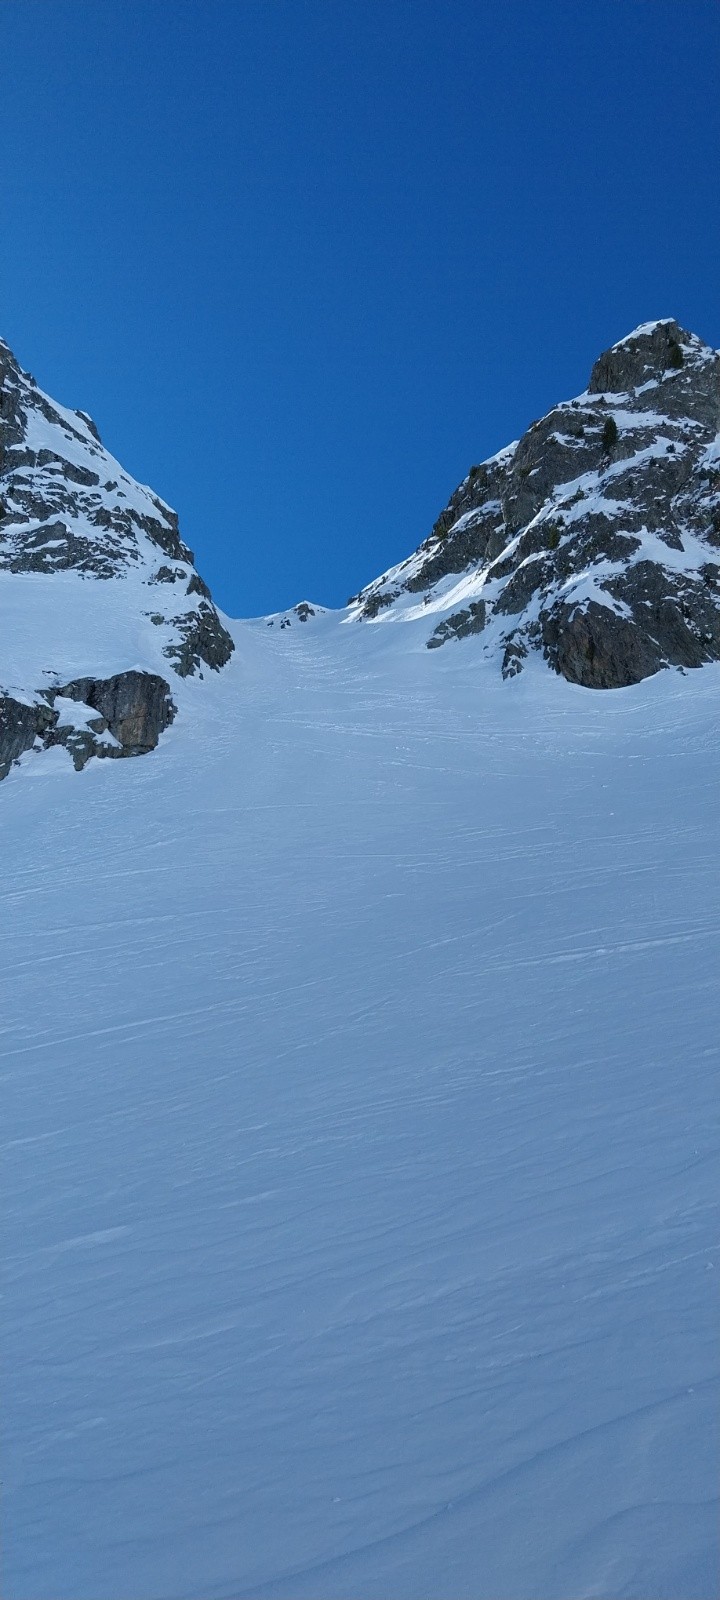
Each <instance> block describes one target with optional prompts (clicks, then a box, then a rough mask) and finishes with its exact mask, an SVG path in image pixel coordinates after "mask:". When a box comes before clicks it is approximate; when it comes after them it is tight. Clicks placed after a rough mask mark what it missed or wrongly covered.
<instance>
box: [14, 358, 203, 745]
mask: <svg viewBox="0 0 720 1600" xmlns="http://www.w3.org/2000/svg"><path fill="white" fill-rule="evenodd" d="M48 583H49V584H50V586H51V590H54V589H55V588H57V600H56V601H54V598H53V595H52V593H49V592H48ZM13 641H15V647H14V646H13ZM28 641H30V642H31V645H32V644H33V643H34V650H33V649H32V648H31V649H30V650H28ZM233 648H234V647H233V641H232V638H231V636H230V634H229V632H228V630H227V628H226V627H225V625H224V623H223V622H222V620H221V618H220V616H219V614H218V612H217V610H216V608H215V606H214V605H213V602H212V596H211V594H210V590H209V588H208V586H207V584H206V583H205V582H204V580H203V579H202V578H201V577H200V574H199V573H198V572H196V571H195V567H194V557H193V553H192V550H190V549H189V548H188V546H187V545H186V544H185V542H184V540H183V539H182V537H181V534H180V529H179V526H178V519H177V516H176V514H175V512H174V511H172V510H171V509H170V507H169V506H167V505H165V503H164V501H162V500H161V499H160V498H159V497H158V496H157V495H155V494H154V493H153V492H152V490H151V489H148V488H146V487H145V486H144V485H142V484H139V483H136V482H135V481H134V479H133V478H131V477H130V476H129V474H128V473H126V472H125V471H124V469H123V468H122V467H121V466H120V464H119V462H117V461H116V460H115V459H114V458H113V457H112V456H111V455H110V454H109V453H108V451H107V450H106V449H105V448H104V446H103V444H102V443H101V440H100V435H99V433H98V430H97V427H96V426H95V423H94V422H93V421H92V419H91V418H90V417H88V415H87V414H86V413H85V412H81V411H69V410H67V409H66V408H65V407H63V406H60V405H57V404H56V402H55V401H53V400H51V399H50V397H49V396H48V395H46V394H44V393H43V391H42V390H41V389H39V387H38V385H37V384H36V382H35V380H34V378H32V377H31V376H30V374H29V373H27V372H24V371H23V370H22V368H21V367H20V366H19V365H18V363H17V362H16V360H15V358H14V356H13V355H12V354H11V352H10V351H9V350H8V348H7V346H6V345H5V344H3V343H2V341H0V682H4V683H5V684H6V685H7V686H8V687H7V688H6V689H5V690H4V691H3V690H0V777H4V776H6V774H7V772H8V770H9V768H10V767H11V765H12V763H13V762H14V761H15V760H17V758H18V756H20V755H22V754H23V752H24V751H26V750H30V749H32V748H39V749H41V748H46V747H48V746H50V745H63V746H64V747H65V748H66V749H67V750H68V751H69V753H70V754H71V755H72V758H73V761H74V763H75V766H76V767H78V768H80V767H82V766H84V765H85V762H86V761H88V760H89V759H90V757H91V756H103V757H105V756H107V757H118V756H120V757H124V756H135V755H143V754H146V753H147V752H148V751H151V750H154V749H155V747H156V745H157V743H158V739H159V737H160V734H161V733H162V731H163V730H164V729H165V728H166V727H167V726H168V725H169V723H170V722H171V721H172V718H173V717H174V715H175V711H176V706H175V700H174V698H173V695H172V694H171V691H170V687H169V683H168V681H167V677H166V674H168V675H169V676H170V677H173V676H174V675H175V674H176V675H177V680H180V679H182V678H185V677H188V676H189V675H191V674H193V673H199V674H202V672H203V671H204V670H205V669H208V668H209V669H210V670H211V671H219V670H220V669H221V668H222V667H223V666H225V665H226V663H227V662H228V661H229V659H230V656H231V654H232V651H233ZM100 662H102V669H101V670H97V668H98V667H99V666H100ZM128 662H133V663H136V664H135V665H134V666H133V667H132V669H131V670H125V669H126V668H127V664H128ZM108 668H110V671H109V672H108ZM113 669H114V670H113ZM178 686H179V685H178Z"/></svg>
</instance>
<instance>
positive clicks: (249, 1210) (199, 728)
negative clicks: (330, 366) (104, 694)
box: [0, 615, 720, 1600]
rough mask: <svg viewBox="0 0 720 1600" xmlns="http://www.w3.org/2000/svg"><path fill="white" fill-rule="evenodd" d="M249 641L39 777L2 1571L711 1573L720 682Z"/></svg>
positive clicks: (473, 1582) (232, 1585) (164, 1576)
mask: <svg viewBox="0 0 720 1600" xmlns="http://www.w3.org/2000/svg"><path fill="white" fill-rule="evenodd" d="M393 634H394V635H396V636H397V635H398V634H402V635H404V637H403V638H402V641H401V644H400V645H398V643H397V637H396V638H395V640H393V638H392V637H391V635H393ZM236 639H237V650H236V654H235V656H234V657H233V660H232V662H231V663H230V665H229V667H227V668H226V669H225V671H224V672H223V673H222V674H220V675H219V676H218V677H217V679H215V678H214V677H213V678H212V679H211V680H207V679H206V681H205V683H204V684H201V685H198V686H195V687H193V688H192V689H191V690H189V691H188V697H187V704H186V705H185V706H184V707H183V709H182V714H181V715H180V716H179V717H178V719H177V721H176V722H175V723H174V724H173V726H172V728H171V729H169V730H168V732H167V733H166V734H164V735H163V738H162V741H161V744H160V747H159V749H158V751H157V752H156V753H155V754H154V755H153V756H150V757H145V758H143V759H142V760H138V761H127V762H123V763H116V762H97V761H96V762H92V763H91V764H90V765H89V766H88V767H87V769H86V770H85V771H84V772H83V773H82V774H80V775H78V774H75V773H74V772H73V771H72V769H71V767H70V764H69V761H68V759H67V757H66V756H65V753H64V752H62V751H60V750H53V751H50V752H48V753H47V754H46V755H45V756H42V757H38V756H36V755H33V754H31V755H29V756H28V757H26V758H24V759H23V762H22V763H21V766H20V768H19V770H17V771H14V772H13V773H12V774H11V776H10V778H9V779H8V780H7V781H6V782H5V783H4V784H3V785H2V789H1V790H0V812H1V813H2V829H3V839H4V852H3V862H4V871H3V879H2V890H1V893H2V898H3V902H4V904H3V913H4V914H3V917H2V921H1V923H0V944H1V954H2V969H1V970H2V984H3V1003H2V1009H1V1011H0V1057H1V1060H0V1070H1V1073H2V1080H3V1091H4V1096H5V1107H6V1114H5V1125H4V1172H5V1197H6V1203H5V1217H6V1224H5V1262H6V1270H5V1280H6V1281H5V1314H4V1319H3V1339H4V1359H5V1370H6V1372H7V1373H9V1374H11V1375H12V1376H11V1380H10V1382H9V1384H8V1385H7V1386H6V1395H5V1407H4V1413H5V1415H4V1433H5V1444H4V1458H5V1460H4V1480H5V1510H4V1516H5V1556H4V1567H5V1572H4V1587H3V1593H4V1594H5V1595H6V1597H7V1600H203V1597H207V1600H234V1597H240V1596H248V1597H249V1596H253V1597H254V1596H257V1597H258V1600H260V1597H261V1596H262V1597H268V1600H269V1597H271V1596H275V1597H278V1600H280V1597H283V1600H300V1597H303V1596H307V1597H313V1600H323V1597H327V1600H332V1597H336V1600H417V1597H419V1596H425V1597H428V1600H449V1597H453V1600H463V1597H467V1600H578V1597H581V1596H602V1597H605V1600H616V1597H618V1600H619V1597H625V1596H628V1597H634V1600H665V1597H667V1600H709V1597H710V1596H711V1595H713V1594H715V1593H716V1592H717V1506H716V1504H713V1498H712V1497H713V1496H714V1494H715V1489H716V1479H717V1441H716V1434H715V1422H716V1416H717V1393H718V1369H719V1368H720V1355H719V1353H718V1345H717V1310H718V1303H717V1283H718V1268H717V1253H716V1248H715V1246H716V1237H717V1234H716V1210H717V1207H716V1197H717V1155H718V1144H719V1142H720V1141H719V1139H718V1126H717V1093H716V1088H715V1079H716V1068H717V1061H718V1049H719V1046H718V1003H717V978H718V971H719V970H720V959H719V958H720V894H719V892H718V866H717V861H718V856H717V816H718V811H717V796H718V792H719V779H720V742H719V741H718V720H719V719H718V686H719V685H720V671H719V670H718V669H715V668H706V669H704V670H703V671H702V672H696V673H692V674H689V675H687V676H685V677H682V676H680V675H677V674H669V673H665V674H661V675H660V676H659V677H658V678H656V679H652V680H649V681H648V682H646V683H644V684H641V685H639V686H637V687H636V688H634V689H629V690H621V691H614V692H613V693H609V694H592V693H591V692H589V691H584V690H579V689H577V688H573V687H572V686H570V685H568V684H566V683H564V682H563V681H562V680H560V679H556V678H553V677H552V676H551V675H550V674H549V673H548V672H547V671H546V670H545V669H544V668H543V667H542V666H541V664H539V663H538V664H537V667H536V666H535V664H533V663H531V664H530V665H529V667H528V670H527V671H526V672H524V673H523V674H522V675H521V677H520V678H518V679H516V680H514V681H513V682H512V683H507V684H503V683H501V682H500V681H499V680H498V679H497V678H496V676H495V673H494V671H492V670H490V669H489V668H486V667H484V666H482V665H481V664H479V662H478V656H477V653H476V652H474V651H473V649H472V648H470V649H466V648H464V647H457V648H448V650H447V651H443V652H442V655H443V656H447V660H445V661H443V662H442V663H439V662H438V660H437V656H438V655H439V654H440V652H437V653H433V654H429V653H428V652H427V651H426V650H425V649H424V648H423V645H424V641H422V642H421V644H420V645H419V647H418V648H417V649H415V650H413V649H411V648H408V629H402V630H385V636H384V637H382V636H381V631H379V630H372V629H367V628H363V627H362V626H356V627H353V626H346V627H342V628H339V627H338V625H337V621H336V619H335V618H333V617H332V616H330V615H328V616H323V617H318V618H317V619H316V620H315V623H314V624H313V625H312V626H311V625H308V626H307V627H302V626H298V625H296V626H294V627H293V628H292V629H285V630H282V631H281V630H279V629H273V630H266V628H265V626H264V625H263V624H239V625H236Z"/></svg>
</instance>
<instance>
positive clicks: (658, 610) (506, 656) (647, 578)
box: [350, 319, 720, 689]
mask: <svg viewBox="0 0 720 1600" xmlns="http://www.w3.org/2000/svg"><path fill="white" fill-rule="evenodd" d="M719 429H720V354H718V352H717V351H715V350H712V349H711V348H710V347H709V346H707V345H705V344H703V343H702V341H701V340H700V339H698V338H697V337H696V335H694V334H691V333H688V332H687V331H686V330H685V329H683V328H681V327H680V325H679V324H678V323H677V322H675V321H673V320H671V319H667V320H665V321H661V322H654V323H646V324H643V326H642V327H640V328H637V329H636V330H635V331H634V333H632V334H630V335H629V336H628V337H627V338H626V339H623V340H621V341H620V342H619V343H618V344H616V345H613V347H612V349H610V350H607V351H605V353H604V354H603V355H602V356H600V357H599V359H598V360H597V361H596V363H595V365H594V367H593V369H592V373H591V376H590V382H589V385H588V388H587V390H586V391H585V392H584V393H583V394H581V395H579V396H578V397H577V398H576V399H574V400H570V401H567V402H565V403H564V404H562V405H559V406H556V407H555V408H554V409H553V410H552V411H551V412H550V413H549V414H548V416H547V417H544V418H542V419H541V420H540V421H538V422H534V423H532V424H531V426H530V427H529V428H528V429H527V432H526V433H525V434H523V436H522V438H521V439H520V440H518V441H517V442H516V443H514V444H512V445H510V446H508V448H507V449H506V450H503V451H501V452H500V453H499V455H497V456H495V457H493V458H492V459H491V460H490V461H487V462H484V463H483V464H482V466H479V467H473V469H472V471H471V472H470V473H469V474H468V477H467V478H466V479H465V480H464V481H463V483H462V484H461V485H460V486H459V488H458V489H457V490H456V491H455V493H454V495H453V496H452V497H451V499H450V501H449V503H448V506H447V508H446V509H445V511H443V512H442V513H441V515H440V517H439V518H438V519H437V521H436V523H435V525H434V527H433V529H432V531H431V533H430V535H429V537H428V538H427V539H426V540H425V542H424V543H423V544H422V545H420V547H419V549H418V550H417V551H416V552H415V553H414V555H412V556H410V557H409V558H408V560H407V561H405V562H402V563H401V564H400V566H398V567H395V568H393V569H392V571H390V572H387V573H385V574H384V575H383V577H382V578H379V579H377V580H376V582H375V583H372V584H370V585H369V586H368V588H367V589H365V590H363V591H362V592H361V593H360V594H359V595H357V596H355V597H354V600H353V601H352V602H350V603H351V605H353V606H354V607H355V610H356V614H357V616H358V617H359V618H362V619H364V620H365V621H372V622H382V620H383V617H384V615H385V614H388V613H390V612H392V614H394V615H395V616H397V615H399V614H403V615H407V616H408V618H413V619H416V618H417V617H418V616H419V615H420V614H421V612H420V609H419V606H418V603H417V601H416V600H415V598H414V597H416V596H418V595H421V596H422V601H421V605H423V606H431V607H432V611H433V612H434V613H437V612H438V611H441V612H442V613H443V616H442V620H441V621H440V622H436V623H435V627H434V629H433V631H432V632H431V633H430V635H429V637H428V639H427V644H428V647H429V648H430V649H435V648H437V647H438V646H439V645H443V644H447V643H450V642H451V641H458V640H463V639H466V638H467V637H469V636H470V635H471V634H476V633H480V634H481V639H480V641H479V644H478V648H480V649H481V650H482V651H483V653H484V654H485V655H489V656H491V657H496V658H497V660H498V662H499V665H500V666H501V670H502V672H503V675H504V676H506V677H511V676H514V675H515V674H516V673H517V672H518V671H520V670H522V667H523V664H524V662H525V661H526V660H527V659H528V657H529V655H530V654H531V653H532V652H538V651H540V652H542V654H543V655H544V656H545V659H546V660H547V662H548V664H549V665H550V666H551V667H552V668H553V669H554V670H555V671H557V672H559V673H561V674H562V675H563V676H564V677H566V678H568V679H570V680H571V681H572V682H574V683H578V684H582V685H584V686H585V687H587V688H598V689H600V688H616V687H621V686H623V685H628V684H631V683H636V682H638V681H639V680H640V679H642V678H644V677H647V676H649V675H650V674H652V673H654V672H657V671H659V670H660V669H661V668H662V667H666V666H674V667H681V668H690V667H696V666H700V665H702V664H703V663H704V662H706V661H714V660H720V583H719V582H718V576H719V574H720V567H719V566H718V560H717V552H718V550H720V436H719V432H718V430H719ZM453 580H456V582H453ZM456 588H457V591H458V595H459V594H460V592H462V596H463V599H462V604H458V603H455V604H454V603H453V595H454V591H455V589H456Z"/></svg>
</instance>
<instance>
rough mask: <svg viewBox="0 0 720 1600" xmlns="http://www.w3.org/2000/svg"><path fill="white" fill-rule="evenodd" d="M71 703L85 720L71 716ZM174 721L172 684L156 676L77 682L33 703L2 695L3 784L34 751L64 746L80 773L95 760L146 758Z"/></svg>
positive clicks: (45, 693) (0, 742)
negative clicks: (22, 758)
mask: <svg viewBox="0 0 720 1600" xmlns="http://www.w3.org/2000/svg"><path fill="white" fill-rule="evenodd" d="M69 702H74V703H75V704H77V705H79V706H80V707H82V708H83V710H84V712H85V715H81V716H80V717H77V716H74V717H73V716H69V715H68V709H67V708H68V703H69ZM64 703H65V704H64ZM174 716H175V706H174V704H173V700H172V696H171V693H170V686H169V684H168V683H166V682H165V679H164V678H160V677H158V676H157V675H156V674H154V673H151V672H134V671H133V672H118V673H116V674H115V676H114V677H112V678H76V679H74V680H73V681H72V682H71V683H65V684H62V685H54V686H53V687H52V688H49V689H44V690H41V691H39V692H38V693H37V695H36V696H35V697H34V698H33V700H32V701H31V702H28V703H25V702H24V701H20V700H18V699H17V698H15V697H14V696H12V695H10V694H0V779H1V778H5V777H7V774H8V772H9V771H10V767H11V766H12V764H13V762H14V761H16V760H17V758H18V756H21V755H22V754H23V753H24V752H25V751H26V750H30V749H32V748H33V747H37V748H38V749H43V748H44V749H48V748H50V747H51V746H52V745H64V747H65V748H66V749H67V750H68V751H69V753H70V755H71V756H72V758H73V762H74V764H75V767H76V769H77V770H78V771H80V770H81V769H82V768H83V767H84V766H85V765H86V763H87V762H88V761H89V760H90V757H91V756H110V757H123V756H141V755H146V754H147V752H148V751H149V750H154V749H155V746H156V745H157V742H158V739H159V738H160V734H161V733H162V732H163V731H164V729H165V728H167V727H169V725H170V723H171V722H172V720H173V718H174ZM108 735H109V737H108Z"/></svg>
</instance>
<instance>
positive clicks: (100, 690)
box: [52, 672, 175, 756]
mask: <svg viewBox="0 0 720 1600" xmlns="http://www.w3.org/2000/svg"><path fill="white" fill-rule="evenodd" d="M52 693H53V698H54V697H55V695H61V696H62V697H63V699H65V700H76V701H79V702H80V704H81V705H84V706H89V707H90V709H91V710H92V711H97V712H98V715H99V717H100V719H101V720H102V722H103V724H104V728H107V729H108V730H109V731H110V733H111V734H112V735H113V738H114V739H117V741H118V744H119V745H120V747H121V750H120V753H121V754H122V755H124V756H141V755H145V754H146V753H147V751H148V750H154V749H155V746H156V744H157V742H158V739H159V738H160V734H161V733H162V732H163V730H164V729H165V728H167V727H169V726H170V723H171V722H172V720H173V717H174V716H175V706H174V704H173V700H172V695H171V693H170V685H169V684H168V683H166V682H165V679H164V678H160V677H158V676H157V675H156V674H155V673H152V672H118V673H116V674H115V676H114V677H112V678H76V679H74V681H73V682H72V683H66V684H63V686H62V688H59V689H57V690H55V691H52ZM104 728H99V727H98V729H97V731H98V732H103V731H104Z"/></svg>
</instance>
